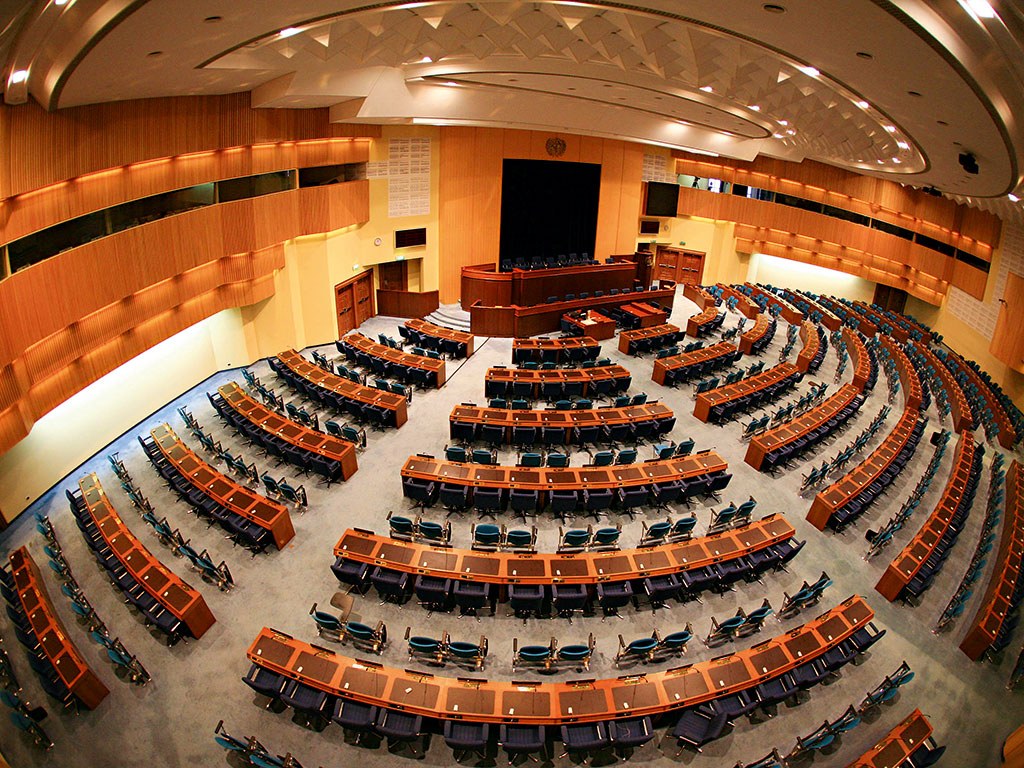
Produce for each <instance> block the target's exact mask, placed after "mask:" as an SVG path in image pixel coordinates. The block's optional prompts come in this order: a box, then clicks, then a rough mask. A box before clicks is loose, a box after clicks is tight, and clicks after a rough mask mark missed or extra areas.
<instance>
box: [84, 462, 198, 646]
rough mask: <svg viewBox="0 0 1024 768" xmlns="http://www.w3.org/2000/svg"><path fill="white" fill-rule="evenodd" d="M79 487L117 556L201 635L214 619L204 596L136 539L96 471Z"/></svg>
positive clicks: (169, 607)
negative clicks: (116, 509) (108, 496)
mask: <svg viewBox="0 0 1024 768" xmlns="http://www.w3.org/2000/svg"><path fill="white" fill-rule="evenodd" d="M78 487H79V488H80V489H81V491H82V498H83V500H84V501H85V507H86V509H87V510H88V511H89V515H90V516H91V517H92V520H93V522H94V523H95V524H96V527H97V528H98V529H99V532H100V535H101V536H102V537H103V540H104V541H105V542H106V543H107V546H109V547H110V551H111V552H113V553H114V557H116V558H117V559H118V561H119V562H120V563H121V565H123V566H124V568H125V570H126V571H128V573H130V574H131V575H132V577H134V579H135V580H136V581H137V582H138V583H139V584H140V585H141V586H142V588H143V589H145V590H146V591H147V592H148V593H149V594H150V595H151V596H152V597H153V598H154V599H155V600H156V601H157V603H159V604H160V605H161V606H162V607H163V608H164V609H165V610H167V611H168V612H169V613H170V614H171V615H172V616H174V617H175V618H176V619H178V620H179V621H180V622H182V623H183V624H184V625H185V626H186V627H188V631H189V632H190V633H191V634H192V637H195V638H200V637H202V636H203V635H204V634H205V633H206V630H208V629H209V628H210V627H211V626H213V623H214V621H215V619H214V618H213V613H212V612H211V611H210V609H209V607H208V606H207V605H206V601H205V600H204V599H203V596H202V595H201V594H199V592H198V591H197V590H196V589H194V588H193V587H191V586H189V585H188V584H186V583H185V582H184V581H183V580H182V579H180V578H179V577H178V576H177V575H175V574H174V572H173V571H171V569H170V568H168V567H167V566H165V565H164V564H163V563H161V562H160V561H159V560H157V559H156V558H155V557H154V556H153V555H152V553H151V552H150V551H149V550H148V549H146V548H145V547H144V546H143V545H142V542H140V541H139V540H138V539H137V538H135V534H133V533H132V532H131V530H130V529H129V528H128V526H127V525H125V524H124V521H123V520H121V518H120V517H119V516H118V514H117V512H116V511H114V506H113V505H112V504H111V503H110V499H108V498H107V494H106V493H104V492H103V486H102V485H100V479H99V478H98V477H97V476H96V473H95V472H93V473H92V474H88V475H86V476H85V477H83V478H82V479H81V480H79V481H78Z"/></svg>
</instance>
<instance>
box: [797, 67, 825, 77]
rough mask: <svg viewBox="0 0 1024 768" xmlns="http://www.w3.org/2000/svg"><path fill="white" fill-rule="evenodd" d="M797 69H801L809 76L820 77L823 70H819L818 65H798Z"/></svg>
mask: <svg viewBox="0 0 1024 768" xmlns="http://www.w3.org/2000/svg"><path fill="white" fill-rule="evenodd" d="M797 69H799V70H800V71H801V72H803V73H804V74H805V75H807V76H808V77H818V76H819V75H820V74H821V70H819V69H818V68H817V67H797Z"/></svg>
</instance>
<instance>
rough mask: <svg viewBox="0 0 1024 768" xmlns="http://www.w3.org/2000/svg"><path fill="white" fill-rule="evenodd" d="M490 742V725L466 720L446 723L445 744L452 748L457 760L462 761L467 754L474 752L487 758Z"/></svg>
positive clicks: (446, 721) (447, 721)
mask: <svg viewBox="0 0 1024 768" xmlns="http://www.w3.org/2000/svg"><path fill="white" fill-rule="evenodd" d="M490 740H491V725H490V723H473V722H466V721H464V720H445V721H444V743H445V744H447V745H448V746H449V747H451V749H452V752H453V753H454V755H453V757H454V758H455V760H460V759H462V757H464V756H465V755H466V753H467V752H473V753H475V754H477V755H479V756H480V757H483V758H485V757H486V754H485V752H486V750H487V745H488V743H489V742H490Z"/></svg>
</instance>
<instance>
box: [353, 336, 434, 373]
mask: <svg viewBox="0 0 1024 768" xmlns="http://www.w3.org/2000/svg"><path fill="white" fill-rule="evenodd" d="M338 343H339V344H349V345H351V346H353V347H355V348H356V349H358V350H359V351H360V352H365V353H366V354H368V355H370V356H371V357H376V358H379V359H381V360H384V361H386V362H388V363H398V364H399V365H404V366H406V367H407V368H419V369H420V370H421V371H426V372H427V373H429V374H430V375H431V376H432V380H433V382H434V386H435V387H440V386H441V385H442V384H444V382H445V369H444V360H435V359H434V358H432V357H424V356H423V355H413V354H410V353H409V352H401V351H399V350H397V349H393V348H391V347H385V346H384V345H383V344H378V343H377V342H376V341H373V340H372V339H368V338H367V337H366V336H364V335H363V334H361V333H359V332H358V331H355V332H353V333H350V334H348V335H347V336H345V337H343V338H342V339H340V340H339V341H338Z"/></svg>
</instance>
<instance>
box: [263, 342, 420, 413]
mask: <svg viewBox="0 0 1024 768" xmlns="http://www.w3.org/2000/svg"><path fill="white" fill-rule="evenodd" d="M267 362H268V363H269V364H270V367H271V368H272V369H273V370H274V372H275V373H276V374H277V375H278V376H280V377H281V378H283V379H284V380H285V381H287V382H288V383H289V385H291V387H292V388H293V389H295V390H297V391H299V392H302V393H303V394H304V395H306V396H307V397H309V398H310V399H311V400H313V401H314V402H317V403H320V404H321V405H323V406H325V407H327V408H333V409H334V410H336V411H338V412H340V413H348V414H349V415H351V416H352V417H353V418H355V419H358V420H360V421H362V420H365V419H368V420H370V421H373V422H375V423H377V424H379V425H380V426H382V427H400V426H402V425H403V424H405V422H406V421H407V420H408V418H409V408H408V401H407V400H406V398H405V397H403V396H402V395H398V394H395V393H393V392H382V391H381V390H379V389H373V388H371V387H367V386H364V385H363V384H359V383H357V382H354V381H351V380H349V379H346V378H345V377H343V376H338V375H336V374H333V373H330V372H328V371H325V370H324V369H323V368H321V367H320V366H318V365H314V364H313V363H311V362H309V361H308V360H306V358H304V357H303V356H302V355H300V354H299V353H298V352H296V351H295V350H293V349H289V350H286V351H284V352H281V353H279V354H278V355H277V357H276V358H273V357H271V358H269V359H268V361H267Z"/></svg>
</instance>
